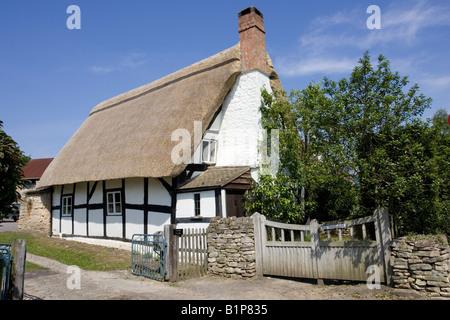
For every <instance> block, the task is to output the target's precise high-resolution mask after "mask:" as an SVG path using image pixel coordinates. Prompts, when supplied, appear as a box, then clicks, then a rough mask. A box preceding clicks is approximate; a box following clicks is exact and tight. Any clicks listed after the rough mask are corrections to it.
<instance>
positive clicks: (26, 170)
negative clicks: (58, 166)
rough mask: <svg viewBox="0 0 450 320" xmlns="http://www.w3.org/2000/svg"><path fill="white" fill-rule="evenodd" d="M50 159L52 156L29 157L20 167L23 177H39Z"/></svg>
mask: <svg viewBox="0 0 450 320" xmlns="http://www.w3.org/2000/svg"><path fill="white" fill-rule="evenodd" d="M52 160H53V158H45V159H31V160H30V161H29V162H28V163H27V165H26V166H25V167H23V168H22V172H23V178H24V179H40V178H41V176H42V174H43V173H44V171H45V169H47V167H48V166H49V164H50V163H51V162H52Z"/></svg>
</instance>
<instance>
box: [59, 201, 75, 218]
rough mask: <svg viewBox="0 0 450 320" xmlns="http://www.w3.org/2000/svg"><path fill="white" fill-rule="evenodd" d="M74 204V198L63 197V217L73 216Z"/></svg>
mask: <svg viewBox="0 0 450 320" xmlns="http://www.w3.org/2000/svg"><path fill="white" fill-rule="evenodd" d="M72 204H73V198H72V196H63V197H62V209H61V210H62V211H61V214H62V215H63V216H66V217H67V216H72V209H73V208H72Z"/></svg>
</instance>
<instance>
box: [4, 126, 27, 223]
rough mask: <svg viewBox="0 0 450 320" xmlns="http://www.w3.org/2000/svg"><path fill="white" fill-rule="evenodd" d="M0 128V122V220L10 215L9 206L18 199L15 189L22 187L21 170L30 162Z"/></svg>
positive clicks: (18, 195)
mask: <svg viewBox="0 0 450 320" xmlns="http://www.w3.org/2000/svg"><path fill="white" fill-rule="evenodd" d="M2 127H3V122H2V121H0V219H1V218H2V217H4V216H5V215H6V214H8V213H10V211H11V207H10V205H11V204H13V203H14V202H17V201H18V200H19V199H20V194H19V193H18V192H17V188H18V187H22V186H24V181H23V180H22V176H23V173H22V168H23V167H24V166H25V165H26V164H27V163H28V161H29V160H30V158H29V157H27V156H25V155H24V154H23V152H22V151H21V150H20V148H19V146H18V145H17V143H16V142H15V141H14V140H13V139H12V138H11V137H10V136H8V135H7V134H6V133H5V131H3V129H2Z"/></svg>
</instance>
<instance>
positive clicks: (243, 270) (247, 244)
mask: <svg viewBox="0 0 450 320" xmlns="http://www.w3.org/2000/svg"><path fill="white" fill-rule="evenodd" d="M207 234H208V235H207V243H208V273H209V274H212V275H219V276H223V277H228V278H241V279H248V278H251V277H254V276H255V275H256V255H255V236H254V228H253V218H246V217H242V218H236V217H229V218H219V217H215V218H212V219H211V223H210V224H209V227H208V229H207Z"/></svg>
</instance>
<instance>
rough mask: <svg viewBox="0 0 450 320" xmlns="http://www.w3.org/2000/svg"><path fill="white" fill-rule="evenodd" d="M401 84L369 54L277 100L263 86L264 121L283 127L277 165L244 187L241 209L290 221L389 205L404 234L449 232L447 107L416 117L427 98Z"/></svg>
mask: <svg viewBox="0 0 450 320" xmlns="http://www.w3.org/2000/svg"><path fill="white" fill-rule="evenodd" d="M408 84H409V81H408V78H407V77H402V76H400V75H399V74H398V73H397V72H392V71H391V69H390V65H389V61H388V60H386V58H385V57H383V56H382V55H380V56H379V57H378V64H377V65H376V66H373V65H372V64H371V61H370V56H369V54H368V53H367V52H366V53H365V54H364V55H363V57H362V58H361V59H360V61H359V65H357V66H356V67H355V68H354V70H353V72H352V73H351V75H350V77H349V78H348V79H346V78H343V79H341V80H339V81H338V82H334V81H332V80H330V79H327V78H325V79H324V80H323V82H322V83H319V84H310V85H308V87H307V88H306V89H304V90H301V91H292V92H291V94H290V95H289V96H287V95H286V93H284V95H283V97H284V98H283V99H275V98H274V95H269V94H268V93H267V92H265V91H263V93H262V96H263V98H264V106H263V107H262V108H261V111H262V115H263V125H264V126H265V128H267V129H269V130H270V129H277V128H278V129H280V162H281V166H280V172H279V173H278V174H277V175H276V176H274V177H264V178H263V179H261V182H260V184H259V185H258V186H255V187H254V188H253V189H252V190H251V191H250V193H249V195H250V196H249V201H248V204H247V209H249V210H250V211H252V210H258V211H260V212H262V213H263V214H266V215H268V216H270V217H274V218H275V219H277V220H284V221H288V222H293V221H294V220H303V221H304V220H305V219H306V218H307V217H311V218H318V219H319V220H322V221H324V220H328V219H333V218H344V217H347V216H349V215H350V216H365V215H368V214H372V213H373V211H374V210H375V209H376V208H377V207H380V206H386V207H388V208H389V210H390V213H391V214H392V215H394V217H395V218H396V220H397V222H398V225H399V231H400V232H401V233H403V234H404V233H408V232H415V233H421V232H427V233H434V232H446V233H447V234H449V229H450V228H449V224H450V222H449V221H450V218H449V207H450V202H449V194H450V192H449V191H450V189H449V181H450V179H449V178H450V177H449V174H448V167H449V164H450V163H449V159H450V157H449V155H450V154H449V146H450V143H449V142H450V140H449V134H448V131H449V130H448V126H445V125H444V123H445V122H444V118H445V119H446V116H447V114H446V112H445V111H440V112H438V113H437V114H436V115H435V116H434V117H433V125H430V123H426V122H424V121H421V120H420V119H419V117H420V116H421V115H422V114H423V112H424V110H425V109H426V108H429V107H430V104H431V98H427V97H425V96H424V95H423V94H421V93H419V86H418V85H417V84H414V85H412V86H411V87H409V88H408ZM445 121H446V120H445Z"/></svg>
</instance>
